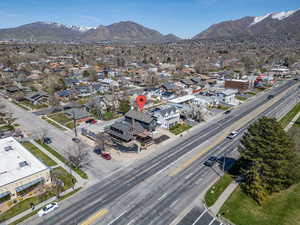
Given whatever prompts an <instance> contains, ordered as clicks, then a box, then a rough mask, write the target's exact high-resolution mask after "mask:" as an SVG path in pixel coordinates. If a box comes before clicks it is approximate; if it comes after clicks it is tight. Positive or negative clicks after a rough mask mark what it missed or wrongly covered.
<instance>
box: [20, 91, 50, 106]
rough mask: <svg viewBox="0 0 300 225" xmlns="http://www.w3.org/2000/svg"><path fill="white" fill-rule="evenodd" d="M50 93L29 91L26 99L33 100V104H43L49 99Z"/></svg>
mask: <svg viewBox="0 0 300 225" xmlns="http://www.w3.org/2000/svg"><path fill="white" fill-rule="evenodd" d="M48 97H49V96H48V95H47V94H46V93H44V92H41V91H40V92H38V91H37V92H30V93H28V94H27V95H26V96H25V97H24V99H25V100H27V101H29V102H31V103H32V104H33V105H36V104H43V103H45V102H46V101H48Z"/></svg>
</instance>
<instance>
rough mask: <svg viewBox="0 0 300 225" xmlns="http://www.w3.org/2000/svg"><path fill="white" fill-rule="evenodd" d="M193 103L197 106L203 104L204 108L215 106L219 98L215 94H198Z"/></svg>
mask: <svg viewBox="0 0 300 225" xmlns="http://www.w3.org/2000/svg"><path fill="white" fill-rule="evenodd" d="M193 103H194V104H195V105H198V106H203V107H206V108H209V107H212V106H215V105H218V104H219V100H218V98H217V97H215V96H202V95H198V96H196V98H195V99H194V100H193Z"/></svg>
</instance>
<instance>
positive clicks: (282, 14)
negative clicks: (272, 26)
mask: <svg viewBox="0 0 300 225" xmlns="http://www.w3.org/2000/svg"><path fill="white" fill-rule="evenodd" d="M298 10H300V9H296V10H290V11H286V12H275V13H268V14H266V15H264V16H256V17H254V19H253V22H252V23H251V24H250V25H249V27H250V26H253V25H255V24H258V23H260V22H261V21H263V20H265V19H266V18H268V17H270V16H271V18H272V19H277V20H284V19H286V18H288V17H289V16H291V15H293V14H294V13H295V12H297V11H298Z"/></svg>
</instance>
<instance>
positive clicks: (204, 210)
mask: <svg viewBox="0 0 300 225" xmlns="http://www.w3.org/2000/svg"><path fill="white" fill-rule="evenodd" d="M206 211H207V209H205V210H204V211H203V212H202V213H201V214H200V216H199V217H198V218H197V219H196V220H195V221H194V223H193V224H192V225H195V224H196V223H197V222H198V220H200V219H201V217H202V216H203V215H204V213H206Z"/></svg>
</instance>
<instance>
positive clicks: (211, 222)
mask: <svg viewBox="0 0 300 225" xmlns="http://www.w3.org/2000/svg"><path fill="white" fill-rule="evenodd" d="M215 220H216V218H215V217H214V218H213V220H212V221H210V223H209V224H208V225H211V224H212V223H213V222H214V221H215Z"/></svg>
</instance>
